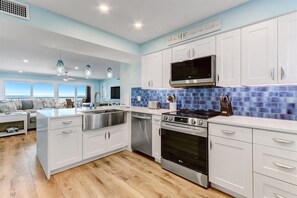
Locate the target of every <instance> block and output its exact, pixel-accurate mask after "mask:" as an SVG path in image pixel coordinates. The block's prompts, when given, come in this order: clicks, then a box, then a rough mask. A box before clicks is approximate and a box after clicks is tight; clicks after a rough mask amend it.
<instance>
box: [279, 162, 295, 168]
mask: <svg viewBox="0 0 297 198" xmlns="http://www.w3.org/2000/svg"><path fill="white" fill-rule="evenodd" d="M273 164H274V165H276V166H278V167H281V168H285V169H295V168H296V167H293V166H288V165H285V164H281V163H277V162H273Z"/></svg>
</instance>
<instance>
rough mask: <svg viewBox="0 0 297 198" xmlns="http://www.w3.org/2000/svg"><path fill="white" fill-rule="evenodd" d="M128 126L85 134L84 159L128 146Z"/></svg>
mask: <svg viewBox="0 0 297 198" xmlns="http://www.w3.org/2000/svg"><path fill="white" fill-rule="evenodd" d="M126 131H127V130H126V125H119V126H114V127H109V128H106V129H99V130H91V131H85V132H84V133H83V159H88V158H91V157H95V156H98V155H101V154H104V153H106V152H109V151H114V150H117V149H120V148H123V147H125V146H127V133H126Z"/></svg>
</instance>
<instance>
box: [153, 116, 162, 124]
mask: <svg viewBox="0 0 297 198" xmlns="http://www.w3.org/2000/svg"><path fill="white" fill-rule="evenodd" d="M152 119H153V124H161V116H157V115H153V116H152Z"/></svg>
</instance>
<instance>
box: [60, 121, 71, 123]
mask: <svg viewBox="0 0 297 198" xmlns="http://www.w3.org/2000/svg"><path fill="white" fill-rule="evenodd" d="M62 123H63V124H71V123H72V121H64V122H62Z"/></svg>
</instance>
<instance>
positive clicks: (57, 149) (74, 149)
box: [49, 126, 82, 170]
mask: <svg viewBox="0 0 297 198" xmlns="http://www.w3.org/2000/svg"><path fill="white" fill-rule="evenodd" d="M50 142H51V146H50V152H49V153H50V167H51V169H52V170H55V169H58V168H61V167H64V166H67V165H70V164H73V163H75V162H79V161H81V160H82V128H81V127H79V126H78V127H68V128H64V129H56V130H52V131H51V133H50Z"/></svg>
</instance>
